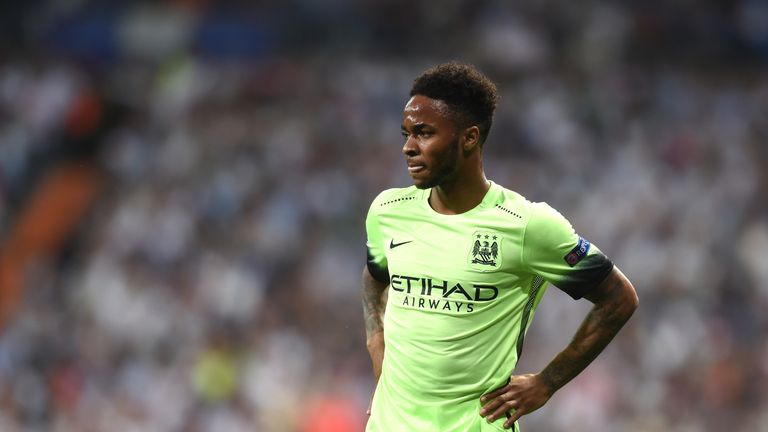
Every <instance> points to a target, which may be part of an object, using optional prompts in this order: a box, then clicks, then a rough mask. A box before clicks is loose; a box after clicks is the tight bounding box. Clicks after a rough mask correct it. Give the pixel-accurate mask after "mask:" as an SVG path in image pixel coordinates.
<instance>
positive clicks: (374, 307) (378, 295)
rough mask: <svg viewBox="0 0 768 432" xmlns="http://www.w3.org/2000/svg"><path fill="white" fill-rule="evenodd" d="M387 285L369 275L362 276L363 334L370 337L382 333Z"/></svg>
mask: <svg viewBox="0 0 768 432" xmlns="http://www.w3.org/2000/svg"><path fill="white" fill-rule="evenodd" d="M386 288H387V285H386V284H382V283H381V282H378V281H377V280H375V279H374V278H372V277H371V276H370V275H365V276H363V315H364V318H365V334H366V337H368V338H370V337H371V335H373V334H375V333H378V332H382V331H384V325H383V323H382V317H383V316H384V308H385V307H386V305H387V289H386Z"/></svg>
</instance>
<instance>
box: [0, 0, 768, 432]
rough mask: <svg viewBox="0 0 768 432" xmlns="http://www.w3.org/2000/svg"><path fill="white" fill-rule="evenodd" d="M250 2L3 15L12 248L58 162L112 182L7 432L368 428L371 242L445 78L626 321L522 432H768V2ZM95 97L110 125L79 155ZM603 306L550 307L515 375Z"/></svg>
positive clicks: (3, 402) (38, 265)
mask: <svg viewBox="0 0 768 432" xmlns="http://www.w3.org/2000/svg"><path fill="white" fill-rule="evenodd" d="M255 3H258V5H251V3H250V2H226V3H225V4H224V5H218V4H216V3H214V2H209V1H204V0H199V1H194V0H189V1H169V2H123V3H121V4H120V6H112V7H111V8H105V6H103V5H99V3H98V2H88V1H70V2H53V1H32V2H29V4H28V5H23V4H22V3H20V2H17V3H14V4H4V6H2V8H4V9H0V10H2V12H3V13H2V14H0V16H2V19H0V34H2V35H3V42H2V43H0V227H1V229H2V231H0V232H2V233H3V234H4V235H3V237H5V233H8V232H10V231H11V230H12V229H13V227H14V224H15V223H16V221H17V219H18V217H19V215H20V214H21V210H22V209H23V208H24V205H25V202H27V199H28V197H29V196H32V195H33V194H34V191H35V186H36V185H37V184H38V183H37V182H38V179H40V178H42V177H44V175H45V173H46V172H47V170H48V169H50V167H51V166H55V165H56V164H57V163H59V162H61V161H62V160H63V159H67V160H72V159H73V158H74V159H75V160H84V161H87V163H89V164H94V165H95V166H98V167H99V169H100V170H101V172H103V176H102V177H101V180H100V181H101V182H103V184H102V190H101V193H100V194H99V197H98V199H97V200H96V201H95V202H94V203H93V206H92V207H91V208H90V210H89V211H88V212H87V215H86V217H85V218H83V220H82V221H81V223H80V225H79V227H78V228H77V230H76V231H75V232H73V233H72V235H71V238H70V240H69V241H68V242H67V243H66V245H65V247H63V248H62V249H61V250H60V251H59V252H58V253H56V254H55V255H54V256H41V257H38V259H36V260H34V261H33V262H30V263H28V264H27V265H26V268H25V269H24V271H25V275H26V279H25V289H24V293H23V297H22V301H21V303H20V304H19V306H18V309H17V310H16V311H15V314H14V315H13V317H12V318H11V319H10V321H8V322H7V323H6V324H5V327H4V328H2V329H0V430H2V431H4V432H16V431H25V432H26V431H55V432H69V431H83V432H91V431H93V432H100V431H126V432H130V431H144V432H149V431H158V432H166V431H167V432H177V431H178V432H180V431H200V432H214V431H215V432H219V431H222V432H230V431H232V432H238V431H265V432H331V431H333V432H346V431H359V430H362V428H363V425H364V422H365V409H366V407H367V405H368V402H369V398H370V395H371V391H372V389H373V385H374V383H373V377H372V372H371V368H370V363H369V360H368V357H367V352H366V350H365V341H364V329H363V325H362V319H361V318H362V311H361V306H360V300H359V299H360V296H359V280H360V272H361V270H362V267H363V265H364V256H365V255H364V253H365V250H364V243H365V232H364V225H363V222H364V218H365V214H366V212H367V208H368V205H369V204H370V202H371V200H372V199H373V197H375V195H376V194H377V193H378V192H379V191H380V190H382V189H384V188H388V187H397V186H407V185H409V178H408V176H407V172H406V170H405V166H404V163H403V160H402V156H401V154H400V150H401V146H402V139H401V136H400V132H399V129H400V121H401V112H402V107H403V105H404V104H405V102H406V99H407V92H408V90H409V89H410V84H411V81H412V80H413V78H415V77H416V76H417V75H418V74H419V73H420V72H421V71H422V70H423V69H425V68H426V67H429V66H431V65H433V64H435V63H438V62H440V61H446V60H451V59H458V60H462V61H467V62H471V63H474V64H476V65H477V66H478V67H479V68H480V69H481V70H483V71H485V72H486V73H488V74H489V75H490V76H491V78H493V79H494V80H495V81H496V82H497V84H498V86H499V89H500V92H501V96H502V99H501V103H500V106H499V108H498V110H497V115H496V117H495V120H494V126H493V128H492V131H491V134H490V137H489V139H488V142H487V144H486V146H485V150H484V151H485V152H486V154H485V163H486V166H485V168H486V173H487V174H488V176H489V178H491V179H492V180H494V181H495V182H497V183H500V184H502V185H504V186H506V187H508V188H510V189H513V190H516V191H518V192H520V193H521V194H523V195H525V196H526V197H528V198H529V199H531V200H534V201H547V202H548V203H550V204H551V205H552V206H553V207H555V208H557V209H559V210H560V211H561V212H562V213H563V214H564V215H565V216H566V217H568V218H569V219H570V220H571V222H572V223H573V225H574V227H575V228H576V230H577V231H578V232H579V233H580V234H581V235H583V236H585V237H586V238H588V239H590V240H591V241H592V242H594V243H595V244H597V245H599V246H600V248H601V249H602V250H603V251H604V252H606V253H607V254H608V255H609V256H610V257H611V258H612V259H613V260H614V261H615V262H616V263H617V264H618V265H619V266H620V267H621V269H622V270H623V271H624V272H625V273H626V274H627V275H628V277H629V278H630V279H631V280H632V281H633V282H634V284H635V287H636V288H637V290H638V292H639V296H640V309H639V310H638V312H637V313H636V315H635V316H634V317H633V318H632V320H631V321H630V323H629V324H628V326H627V327H626V328H625V329H624V330H623V331H622V332H621V333H620V335H619V336H618V338H617V339H616V341H615V342H614V343H613V344H612V345H610V346H609V348H608V349H607V350H606V352H605V353H604V354H603V355H602V356H601V357H600V358H599V359H598V360H597V361H596V362H595V363H594V364H593V365H592V366H590V367H589V368H588V369H587V371H585V372H584V373H583V374H582V375H581V376H579V377H578V378H577V379H576V380H575V381H574V382H573V383H572V384H570V385H569V386H566V387H565V388H564V389H562V390H561V391H560V392H559V393H557V394H556V395H555V397H554V398H553V399H552V400H551V401H550V402H549V404H548V405H546V406H545V407H544V408H543V409H542V410H540V411H539V412H536V413H534V414H532V415H529V416H526V417H524V418H523V421H522V426H523V429H524V430H529V431H559V430H568V431H571V432H578V431H590V432H595V431H680V432H689V431H691V432H693V431H715V430H723V429H727V430H729V431H733V432H738V431H744V432H749V431H758V430H768V315H766V314H765V313H764V311H765V310H768V265H766V264H765V254H766V253H767V251H768V200H766V197H768V173H767V172H768V170H767V169H766V168H768V74H766V73H765V72H766V66H767V65H768V30H766V29H768V4H766V3H765V2H759V1H749V0H742V1H735V2H705V4H696V5H694V4H693V2H669V3H675V4H674V5H673V4H666V3H664V2H655V1H651V2H632V1H624V2H611V3H604V2H597V1H587V2H567V1H556V0H549V1H544V2H538V1H536V2H535V1H524V2H514V5H512V4H509V3H510V2H505V1H501V0H499V1H493V0H484V1H472V2H469V1H459V0H452V1H445V2H440V6H437V5H436V3H433V2H427V1H416V2H413V1H403V0H398V1H378V0H366V1H362V2H353V1H345V0H333V1H325V2H323V1H313V0H295V1H290V2H277V1H266V2H255ZM677 3H679V4H677ZM83 93H87V94H95V95H97V99H98V100H99V101H100V103H101V104H102V105H103V106H104V107H119V108H114V111H115V112H116V113H117V114H115V115H114V116H113V117H112V120H111V122H110V125H109V128H108V129H107V130H106V131H105V133H103V134H102V135H100V138H99V140H98V142H97V143H96V144H95V145H94V146H92V147H89V148H88V149H87V151H80V150H82V149H79V150H78V151H73V150H72V149H71V148H67V145H69V144H68V143H70V141H68V140H64V139H62V136H63V135H62V130H63V128H64V127H65V125H66V122H67V119H68V118H70V117H68V113H70V110H71V107H72V104H73V101H75V100H77V98H78V97H79V96H80V95H82V94H83ZM105 109H106V108H105ZM83 163H86V162H83ZM3 237H0V242H2V240H3ZM1 244H2V243H0V245H1ZM587 310H588V304H587V303H586V302H574V301H572V300H571V299H570V298H569V297H568V296H566V295H564V294H563V293H561V292H559V291H558V290H556V289H554V288H552V289H550V290H549V292H548V293H547V296H546V298H545V299H544V301H543V302H542V305H541V307H540V310H539V312H538V313H537V316H536V319H535V320H534V323H533V326H532V328H531V330H530V333H529V336H528V337H526V345H525V349H524V352H523V355H522V360H521V364H520V365H519V367H518V372H535V371H538V370H539V369H541V368H542V367H543V366H544V365H545V364H546V362H547V361H548V360H549V359H550V358H551V357H552V356H554V354H555V353H556V352H557V351H558V350H559V349H561V348H562V347H564V346H565V344H566V343H567V342H568V340H569V338H570V336H571V335H572V334H573V333H574V331H575V329H576V327H577V326H578V324H579V322H580V321H581V319H582V318H583V316H584V315H585V313H586V311H587Z"/></svg>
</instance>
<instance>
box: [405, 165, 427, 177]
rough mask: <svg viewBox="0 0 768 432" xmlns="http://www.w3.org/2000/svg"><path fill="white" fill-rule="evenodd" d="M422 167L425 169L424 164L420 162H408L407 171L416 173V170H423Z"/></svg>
mask: <svg viewBox="0 0 768 432" xmlns="http://www.w3.org/2000/svg"><path fill="white" fill-rule="evenodd" d="M424 169H426V166H425V165H422V164H417V163H409V164H408V172H409V173H411V174H416V173H418V172H421V171H423V170H424Z"/></svg>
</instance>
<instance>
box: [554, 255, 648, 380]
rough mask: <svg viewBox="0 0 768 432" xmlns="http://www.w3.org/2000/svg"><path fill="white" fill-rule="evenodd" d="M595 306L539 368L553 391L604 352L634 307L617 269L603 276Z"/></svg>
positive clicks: (631, 294)
mask: <svg viewBox="0 0 768 432" xmlns="http://www.w3.org/2000/svg"><path fill="white" fill-rule="evenodd" d="M587 298H589V299H590V300H593V302H594V303H595V305H594V306H593V307H592V310H591V311H590V312H589V314H588V315H587V317H586V318H585V319H584V321H583V322H582V324H581V326H580V327H579V329H578V330H577V332H576V334H575V335H574V337H573V340H571V342H570V344H569V345H568V346H567V347H566V348H565V349H564V350H563V351H561V352H560V353H559V354H558V355H557V356H555V358H554V359H553V360H552V361H551V362H550V363H549V364H548V365H547V366H546V367H545V368H544V370H542V371H541V373H540V376H541V378H542V379H543V380H544V381H545V382H546V383H547V385H548V386H549V387H550V389H551V392H552V393H554V392H555V391H557V390H558V389H560V388H561V387H562V386H564V385H565V384H566V383H568V382H569V381H570V380H572V379H573V378H574V377H576V376H577V375H578V374H579V373H581V371H583V370H584V369H585V368H586V367H587V366H588V365H589V364H590V363H592V361H593V360H594V359H595V358H596V357H597V356H598V355H599V354H600V353H601V352H602V351H603V349H604V348H605V347H606V346H607V345H608V343H609V342H610V341H611V340H612V339H613V338H614V336H616V334H617V333H618V332H619V330H621V328H622V327H623V326H624V324H625V323H626V322H627V320H629V318H630V317H631V316H632V314H633V313H634V311H635V309H636V308H637V304H638V303H637V295H636V293H635V290H634V288H633V287H632V284H631V283H630V282H629V281H628V280H627V279H626V277H624V275H623V274H622V273H621V272H620V271H619V270H618V269H615V271H614V272H613V273H612V274H611V275H609V276H608V278H606V281H604V282H603V283H602V284H601V286H600V287H599V289H598V290H597V293H596V294H593V298H590V296H587Z"/></svg>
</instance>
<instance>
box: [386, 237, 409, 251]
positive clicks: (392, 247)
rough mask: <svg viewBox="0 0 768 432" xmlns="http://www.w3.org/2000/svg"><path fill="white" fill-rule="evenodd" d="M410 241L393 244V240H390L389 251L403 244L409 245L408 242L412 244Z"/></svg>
mask: <svg viewBox="0 0 768 432" xmlns="http://www.w3.org/2000/svg"><path fill="white" fill-rule="evenodd" d="M412 241H413V240H408V241H404V242H402V243H395V239H392V240H390V241H389V248H390V249H394V248H396V247H398V246H402V245H404V244H408V243H410V242H412Z"/></svg>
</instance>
